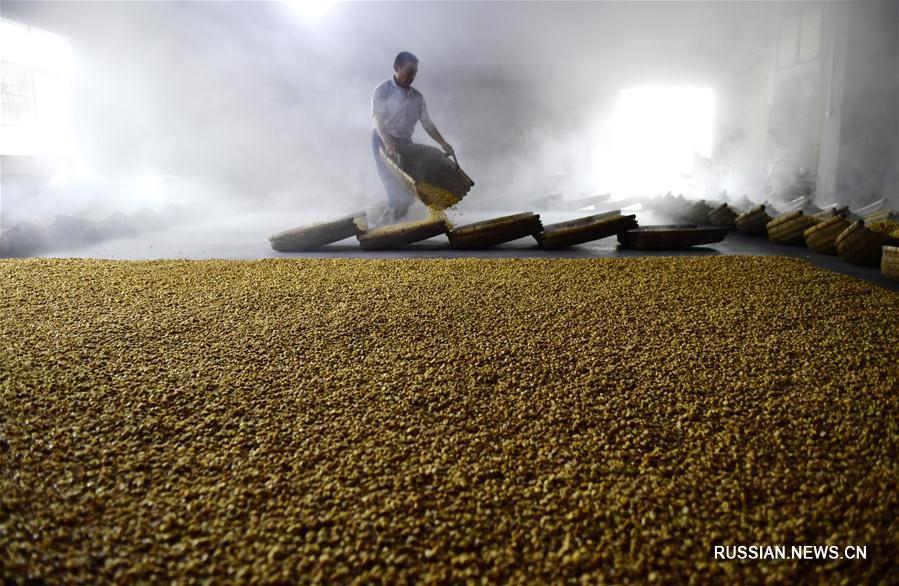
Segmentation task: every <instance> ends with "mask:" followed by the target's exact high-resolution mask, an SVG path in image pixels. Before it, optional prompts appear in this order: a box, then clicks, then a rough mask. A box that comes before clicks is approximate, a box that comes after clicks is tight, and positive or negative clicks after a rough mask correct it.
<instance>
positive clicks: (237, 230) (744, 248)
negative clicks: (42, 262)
mask: <svg viewBox="0 0 899 586" xmlns="http://www.w3.org/2000/svg"><path fill="white" fill-rule="evenodd" d="M519 211H526V210H509V211H497V212H467V213H464V212H460V213H456V214H455V215H453V216H452V218H451V219H452V221H453V222H454V223H455V224H456V225H463V224H467V223H471V222H476V221H479V220H483V219H487V218H491V217H498V216H501V215H506V214H510V213H517V212H519ZM591 213H593V212H541V213H540V216H541V220H542V221H543V223H544V224H551V223H555V222H561V221H565V220H570V219H574V218H577V217H582V216H585V215H590V214H591ZM625 213H631V212H625ZM635 213H636V214H637V220H638V221H639V222H640V225H644V226H645V225H651V224H657V223H669V222H667V221H665V220H664V219H662V218H658V217H653V215H652V214H651V213H650V212H642V211H637V212H635ZM341 215H342V214H340V213H336V214H330V215H322V214H317V215H315V214H288V213H243V214H236V215H230V216H224V217H219V218H215V219H209V220H204V221H200V222H191V223H183V224H179V225H175V226H172V227H169V228H167V229H164V230H156V231H152V232H146V233H143V234H140V235H138V236H135V237H131V238H117V239H113V240H107V241H104V242H102V243H98V244H93V245H89V246H85V247H82V248H77V249H72V250H68V251H65V252H59V251H56V252H48V253H47V254H44V255H42V256H45V257H70V258H102V259H122V260H138V259H158V258H183V259H236V260H251V259H261V258H463V257H476V258H606V257H614V258H628V257H635V256H684V255H716V254H732V255H758V256H788V257H793V258H801V259H806V260H808V261H810V262H812V263H814V264H815V265H817V266H819V267H822V268H825V269H829V270H832V271H836V272H839V273H843V274H847V275H851V276H854V277H857V278H859V279H863V280H865V281H869V282H871V283H875V284H877V285H879V286H881V287H884V288H886V289H889V290H892V291H897V292H899V282H896V281H891V280H889V279H887V278H885V277H884V276H883V275H882V273H881V272H880V270H879V269H877V268H867V267H858V266H854V265H850V264H848V263H846V262H845V261H843V260H842V259H840V258H838V257H832V256H826V255H821V254H817V253H814V252H812V251H811V250H809V249H808V248H806V247H804V246H784V245H777V244H773V243H771V242H769V241H768V240H767V239H764V238H750V237H747V236H743V235H742V234H740V233H738V232H731V233H730V234H729V235H728V236H727V238H726V239H725V240H724V241H723V242H720V243H717V244H714V245H710V246H706V247H695V248H691V249H687V250H683V251H664V252H641V251H634V250H626V249H622V248H619V246H618V242H617V240H616V239H615V238H614V237H610V238H605V239H603V240H599V241H595V242H591V243H587V244H583V245H580V246H576V247H572V248H570V249H566V250H560V251H548V250H542V249H540V248H538V247H537V245H536V242H535V240H534V239H533V238H530V237H528V238H522V239H520V240H516V241H514V242H510V243H507V244H504V245H501V246H497V247H495V248H492V249H488V250H480V251H457V250H453V249H451V248H449V242H448V241H447V239H446V237H445V236H438V237H435V238H431V239H429V240H425V241H423V242H420V243H416V244H413V245H410V246H408V247H407V248H405V249H403V250H394V251H379V252H365V251H362V250H360V249H359V246H358V244H357V242H356V240H355V239H354V238H348V239H346V240H342V241H340V242H337V243H335V244H331V245H328V246H326V247H324V248H322V249H321V250H319V251H316V252H307V253H290V254H285V253H279V252H276V251H274V250H272V248H271V246H270V245H269V242H268V236H269V235H271V234H273V233H276V232H279V231H282V230H285V229H288V228H292V227H295V226H302V225H306V224H309V223H312V222H317V221H323V220H328V219H333V218H335V217H340V216H341Z"/></svg>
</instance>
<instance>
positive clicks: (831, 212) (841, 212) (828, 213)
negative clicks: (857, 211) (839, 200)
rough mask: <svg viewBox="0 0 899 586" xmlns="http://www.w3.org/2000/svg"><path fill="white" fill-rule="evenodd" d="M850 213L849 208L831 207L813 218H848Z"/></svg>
mask: <svg viewBox="0 0 899 586" xmlns="http://www.w3.org/2000/svg"><path fill="white" fill-rule="evenodd" d="M848 213H849V206H840V207H829V208H827V209H825V210H821V211H820V212H818V213H817V214H813V215H812V217H813V218H815V219H816V220H822V221H823V220H829V219H830V218H833V217H836V216H846V214H848Z"/></svg>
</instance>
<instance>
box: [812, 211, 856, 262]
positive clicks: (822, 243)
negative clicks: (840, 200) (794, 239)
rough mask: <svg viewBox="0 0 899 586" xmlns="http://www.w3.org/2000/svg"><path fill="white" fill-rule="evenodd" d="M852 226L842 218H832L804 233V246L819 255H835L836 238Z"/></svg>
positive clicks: (850, 222)
mask: <svg viewBox="0 0 899 586" xmlns="http://www.w3.org/2000/svg"><path fill="white" fill-rule="evenodd" d="M850 224H852V221H850V220H848V219H847V218H845V217H843V216H834V217H832V218H828V219H826V220H824V221H822V222H819V223H818V224H816V225H814V226H812V227H811V228H808V229H807V230H806V231H805V232H804V233H803V237H804V238H805V244H806V246H808V247H809V248H810V249H812V250H814V251H815V252H818V253H821V254H830V255H836V254H837V236H839V235H840V234H842V233H843V231H844V230H845V229H846V228H848V227H849V226H850Z"/></svg>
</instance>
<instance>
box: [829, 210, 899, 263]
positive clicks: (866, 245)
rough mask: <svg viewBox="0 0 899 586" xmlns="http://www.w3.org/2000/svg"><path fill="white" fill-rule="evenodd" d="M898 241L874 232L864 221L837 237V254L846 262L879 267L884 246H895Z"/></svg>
mask: <svg viewBox="0 0 899 586" xmlns="http://www.w3.org/2000/svg"><path fill="white" fill-rule="evenodd" d="M894 244H897V242H896V240H894V239H893V238H890V237H889V236H887V235H886V234H881V233H879V232H873V231H871V230H868V229H867V228H866V227H865V223H864V221H862V220H859V221H858V222H853V223H852V224H851V225H850V226H849V227H848V228H846V229H845V230H843V232H842V233H841V234H840V235H839V236H837V253H838V254H839V255H840V258H842V259H843V260H845V261H846V262H849V263H852V264H855V265H864V266H877V265H879V264H880V257H881V256H882V255H883V247H884V245H889V246H893V245H894Z"/></svg>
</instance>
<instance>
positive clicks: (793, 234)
mask: <svg viewBox="0 0 899 586" xmlns="http://www.w3.org/2000/svg"><path fill="white" fill-rule="evenodd" d="M819 221H820V220H817V219H816V218H815V217H813V216H807V215H805V213H804V212H803V211H802V210H796V211H793V212H786V213H784V214H780V215H779V216H777V217H776V218H774V219H773V220H771V221H770V222H768V225H767V230H768V240H770V241H771V242H776V243H778V244H805V238H804V236H803V234H804V233H805V231H806V230H808V229H809V228H811V227H812V226H814V225H815V224H817V223H818V222H819Z"/></svg>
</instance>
